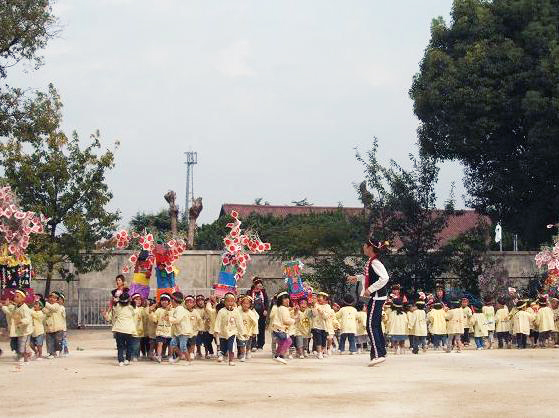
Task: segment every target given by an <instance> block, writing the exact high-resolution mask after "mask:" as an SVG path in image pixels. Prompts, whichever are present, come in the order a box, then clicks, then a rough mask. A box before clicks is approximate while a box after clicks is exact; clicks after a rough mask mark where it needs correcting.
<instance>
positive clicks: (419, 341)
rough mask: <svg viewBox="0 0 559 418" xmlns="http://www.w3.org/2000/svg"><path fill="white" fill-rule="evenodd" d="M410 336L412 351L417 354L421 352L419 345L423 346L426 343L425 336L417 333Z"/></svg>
mask: <svg viewBox="0 0 559 418" xmlns="http://www.w3.org/2000/svg"><path fill="white" fill-rule="evenodd" d="M410 337H411V347H412V353H413V354H417V353H419V346H420V345H421V347H422V348H423V346H424V345H425V337H418V336H416V335H410Z"/></svg>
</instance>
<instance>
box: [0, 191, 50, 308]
mask: <svg viewBox="0 0 559 418" xmlns="http://www.w3.org/2000/svg"><path fill="white" fill-rule="evenodd" d="M47 222H48V218H46V217H45V216H43V214H37V213H35V212H31V211H24V210H22V209H21V208H20V207H19V204H18V202H17V198H16V196H15V195H14V193H13V192H12V189H11V188H10V187H9V186H6V187H2V188H0V242H1V244H0V290H1V297H2V299H6V298H11V297H13V293H14V292H15V290H16V289H24V290H25V291H26V293H27V299H26V302H28V303H32V302H33V301H34V293H33V289H32V288H31V277H32V275H33V270H32V268H31V261H30V260H29V258H28V257H27V256H26V250H27V247H28V246H29V240H30V236H31V234H41V233H43V232H44V231H45V225H46V223H47Z"/></svg>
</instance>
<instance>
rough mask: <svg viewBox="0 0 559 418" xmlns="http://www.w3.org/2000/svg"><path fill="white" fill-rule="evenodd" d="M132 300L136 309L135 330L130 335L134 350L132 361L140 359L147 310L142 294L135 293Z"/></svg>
mask: <svg viewBox="0 0 559 418" xmlns="http://www.w3.org/2000/svg"><path fill="white" fill-rule="evenodd" d="M130 300H131V301H132V308H133V309H134V332H133V333H132V336H131V337H130V345H131V350H132V361H138V359H139V358H140V342H141V340H142V338H144V319H145V316H146V310H145V309H144V307H143V306H142V305H143V300H142V296H141V295H140V294H139V293H134V294H133V295H132V296H131V298H130Z"/></svg>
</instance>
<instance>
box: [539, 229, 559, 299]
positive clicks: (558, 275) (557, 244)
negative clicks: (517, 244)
mask: <svg viewBox="0 0 559 418" xmlns="http://www.w3.org/2000/svg"><path fill="white" fill-rule="evenodd" d="M557 227H559V224H551V225H547V228H548V229H553V228H557ZM553 243H554V245H553V246H552V247H551V246H544V247H542V250H541V251H540V252H539V253H538V254H537V255H536V265H537V266H538V268H545V269H546V270H547V278H546V279H545V282H544V287H545V289H546V290H547V293H548V294H549V296H550V297H557V296H558V295H559V286H558V282H559V236H555V237H553Z"/></svg>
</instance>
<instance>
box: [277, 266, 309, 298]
mask: <svg viewBox="0 0 559 418" xmlns="http://www.w3.org/2000/svg"><path fill="white" fill-rule="evenodd" d="M303 267H304V264H303V263H302V262H301V260H295V261H288V262H286V263H284V265H283V277H284V280H285V284H286V285H287V292H288V293H289V297H290V298H291V300H300V299H308V298H310V297H311V296H312V288H311V287H309V286H308V285H307V284H306V283H304V282H303V278H302V277H301V274H302V270H303Z"/></svg>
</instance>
